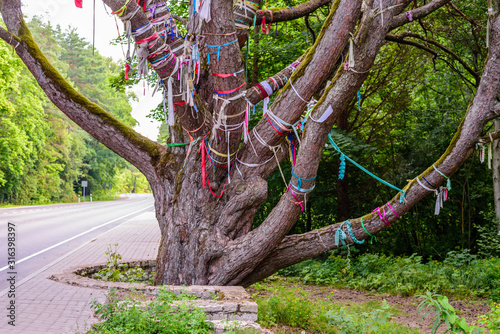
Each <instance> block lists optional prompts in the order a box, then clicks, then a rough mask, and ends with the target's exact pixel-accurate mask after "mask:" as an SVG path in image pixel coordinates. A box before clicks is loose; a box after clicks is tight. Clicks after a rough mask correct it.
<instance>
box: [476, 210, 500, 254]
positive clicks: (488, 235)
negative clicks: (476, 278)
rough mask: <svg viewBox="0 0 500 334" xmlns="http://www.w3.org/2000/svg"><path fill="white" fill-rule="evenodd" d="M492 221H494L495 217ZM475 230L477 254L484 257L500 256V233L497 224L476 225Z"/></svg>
mask: <svg viewBox="0 0 500 334" xmlns="http://www.w3.org/2000/svg"><path fill="white" fill-rule="evenodd" d="M492 221H493V222H495V223H496V222H497V219H492ZM495 225H497V224H495ZM477 230H478V238H477V256H479V257H481V258H484V259H487V258H491V257H497V258H498V257H500V234H499V233H498V230H497V226H477Z"/></svg>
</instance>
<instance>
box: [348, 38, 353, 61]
mask: <svg viewBox="0 0 500 334" xmlns="http://www.w3.org/2000/svg"><path fill="white" fill-rule="evenodd" d="M348 64H349V67H350V68H354V43H353V41H352V37H351V39H350V40H349V63H348Z"/></svg>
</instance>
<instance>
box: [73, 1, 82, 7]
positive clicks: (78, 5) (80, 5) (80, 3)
mask: <svg viewBox="0 0 500 334" xmlns="http://www.w3.org/2000/svg"><path fill="white" fill-rule="evenodd" d="M82 2H83V0H75V6H76V7H78V8H82V7H83V4H82Z"/></svg>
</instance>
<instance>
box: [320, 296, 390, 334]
mask: <svg viewBox="0 0 500 334" xmlns="http://www.w3.org/2000/svg"><path fill="white" fill-rule="evenodd" d="M389 308H390V307H389V305H388V304H387V302H386V301H385V300H384V301H383V303H382V306H381V307H380V309H377V310H374V311H372V312H363V313H361V314H356V315H353V314H350V313H348V312H347V311H346V309H345V307H342V308H341V309H340V310H338V311H333V310H330V311H328V313H327V314H326V317H327V318H328V319H329V320H328V324H329V325H333V326H335V327H337V328H338V329H339V334H357V333H366V332H370V333H371V332H374V333H377V331H378V330H379V329H380V327H381V326H382V325H384V324H386V323H387V321H388V320H389V319H390V318H391V316H392V314H391V313H390V312H389Z"/></svg>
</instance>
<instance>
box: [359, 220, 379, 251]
mask: <svg viewBox="0 0 500 334" xmlns="http://www.w3.org/2000/svg"><path fill="white" fill-rule="evenodd" d="M360 222H361V227H362V228H363V230H365V232H366V234H368V235H369V236H370V237H372V238H371V239H370V245H373V239H375V242H377V237H376V236H374V235H371V234H370V233H369V232H368V231H367V230H366V228H365V224H363V217H361V221H360Z"/></svg>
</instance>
